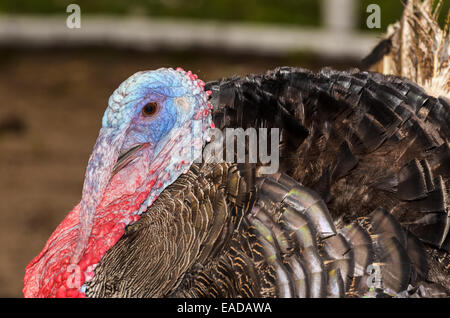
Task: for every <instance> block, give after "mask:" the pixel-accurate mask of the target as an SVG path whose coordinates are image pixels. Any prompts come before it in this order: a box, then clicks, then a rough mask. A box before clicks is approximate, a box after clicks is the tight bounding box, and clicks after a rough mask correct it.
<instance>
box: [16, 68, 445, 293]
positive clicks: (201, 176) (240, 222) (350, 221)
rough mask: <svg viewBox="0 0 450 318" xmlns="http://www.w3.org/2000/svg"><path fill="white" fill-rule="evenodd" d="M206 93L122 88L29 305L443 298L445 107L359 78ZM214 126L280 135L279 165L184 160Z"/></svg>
mask: <svg viewBox="0 0 450 318" xmlns="http://www.w3.org/2000/svg"><path fill="white" fill-rule="evenodd" d="M204 86H205V84H204V83H203V82H202V81H200V80H198V79H197V77H196V76H195V75H193V74H192V73H191V72H185V71H183V70H181V69H177V70H173V69H159V70H156V71H147V72H139V73H136V74H135V75H133V76H132V77H130V78H129V79H128V80H126V81H125V82H124V83H122V84H121V85H120V86H119V88H118V89H117V90H116V91H115V92H114V94H113V95H112V96H111V98H110V100H109V106H108V109H107V110H106V112H105V115H104V117H103V122H102V129H101V130H100V135H99V138H98V139H97V142H96V145H95V147H94V151H93V154H92V155H91V158H90V160H89V164H88V168H87V171H86V178H85V184H84V187H83V195H82V199H81V202H80V204H79V205H77V206H76V207H75V208H74V210H73V211H71V212H70V213H69V215H68V216H67V217H66V219H65V220H64V221H63V222H62V223H61V224H60V225H59V226H58V228H57V229H56V231H55V232H54V233H53V235H52V236H51V237H50V239H49V241H48V242H47V244H46V246H45V247H44V249H43V251H42V252H41V253H40V254H39V255H38V256H37V257H36V258H35V259H34V260H33V261H32V262H31V263H30V264H29V265H28V267H27V269H26V275H25V284H24V294H25V296H26V297H84V296H88V297H343V296H346V297H360V296H391V297H407V296H410V297H442V296H448V293H449V291H450V281H449V277H450V276H449V275H450V256H449V253H450V236H449V233H448V232H449V228H450V215H449V213H450V212H449V203H448V200H447V198H448V189H449V186H450V184H449V180H450V179H449V178H450V147H449V136H450V103H449V101H448V99H446V98H445V97H432V96H430V95H428V94H427V93H426V92H425V91H424V90H423V89H422V88H421V87H419V86H418V85H417V84H414V83H413V82H411V81H409V80H407V79H401V78H398V77H395V76H389V75H387V76H385V75H381V74H377V73H370V72H361V71H358V70H353V71H348V72H337V71H333V70H331V69H323V70H322V71H321V72H319V73H318V74H314V73H312V72H310V71H307V70H304V69H298V68H290V67H282V68H278V69H276V70H273V71H269V72H267V73H266V74H263V75H249V76H247V77H245V78H239V77H233V78H230V79H222V80H220V81H216V82H211V83H208V84H207V85H206V92H204V90H203V87H204ZM210 127H211V128H213V127H217V128H218V129H220V130H224V129H226V128H243V129H246V128H252V127H253V128H260V127H264V128H280V140H281V143H280V167H279V172H277V173H274V174H271V175H264V174H262V173H261V167H262V166H263V165H262V164H261V162H259V163H257V164H253V163H249V162H246V163H231V162H219V163H213V162H208V161H206V162H202V163H197V162H193V159H195V158H194V157H193V156H192V153H196V152H198V150H200V149H201V148H204V143H205V140H207V137H206V135H207V133H208V130H209V128H210ZM194 131H196V132H197V133H193V132H194ZM269 131H270V130H269ZM188 136H191V138H188ZM247 155H248V154H247ZM140 212H143V213H142V214H140ZM139 214H140V216H139Z"/></svg>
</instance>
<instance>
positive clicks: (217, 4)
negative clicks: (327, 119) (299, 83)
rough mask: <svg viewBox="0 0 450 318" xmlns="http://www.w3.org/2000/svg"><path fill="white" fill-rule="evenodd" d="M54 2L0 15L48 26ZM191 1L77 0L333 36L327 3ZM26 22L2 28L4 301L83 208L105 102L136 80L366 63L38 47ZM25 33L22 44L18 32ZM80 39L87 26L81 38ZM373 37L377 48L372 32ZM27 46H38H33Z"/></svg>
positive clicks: (122, 12) (113, 9)
mask: <svg viewBox="0 0 450 318" xmlns="http://www.w3.org/2000/svg"><path fill="white" fill-rule="evenodd" d="M339 1H342V2H343V3H344V4H345V3H347V5H348V3H352V4H353V5H354V6H355V12H356V14H355V16H356V17H357V18H358V17H360V16H361V15H364V14H365V10H364V9H365V5H366V3H365V1H354V0H339ZM325 2H327V1H325ZM381 2H383V1H381ZM392 2H396V5H395V6H393V5H392ZM55 3H56V2H55V1H50V0H48V1H47V0H45V1H39V2H38V4H37V3H36V1H15V0H5V1H2V3H1V4H0V22H1V21H2V18H3V16H2V15H4V16H7V17H8V18H10V17H15V16H23V15H24V14H26V17H30V16H33V17H38V18H39V19H40V20H39V21H41V22H42V21H43V23H45V17H46V15H47V14H51V15H53V14H59V15H65V14H66V13H65V8H66V6H67V5H68V4H69V3H70V2H68V1H58V4H55ZM184 3H186V2H181V1H177V0H170V1H169V0H165V1H144V0H140V1H130V2H125V1H123V2H120V1H110V2H108V1H98V2H97V1H96V2H95V4H92V1H91V3H89V2H88V1H79V4H80V7H81V8H82V10H83V11H82V12H83V14H84V13H85V12H86V13H87V14H99V13H100V14H108V15H112V16H114V18H115V19H122V18H123V17H125V16H126V17H127V18H129V17H130V16H131V17H133V16H134V15H139V17H140V19H142V17H143V16H144V18H145V17H147V18H148V17H150V16H151V17H153V16H157V17H169V18H172V19H176V18H183V19H190V20H192V21H198V20H201V19H202V18H203V17H205V16H206V17H208V18H209V19H215V20H220V21H225V22H226V23H228V22H230V21H231V22H236V21H238V22H240V23H247V22H251V23H257V24H263V25H265V26H268V27H271V26H276V27H278V26H280V25H283V26H284V27H290V26H295V27H296V28H299V30H302V28H306V29H307V30H315V29H319V30H323V32H325V33H326V32H327V30H326V27H325V29H324V24H326V21H325V22H324V19H323V14H321V12H323V7H320V6H323V5H324V3H322V2H320V1H311V0H297V1H293V0H292V1H289V0H282V1H281V0H279V1H276V2H275V1H270V2H269V1H248V3H247V2H246V5H245V6H240V7H239V6H238V4H237V3H236V1H229V2H227V1H221V0H215V1H208V2H206V1H200V0H196V1H192V2H190V6H189V7H188V8H187V7H186V5H185V4H184ZM239 3H242V2H239ZM274 3H275V6H276V7H274ZM325 5H326V3H325ZM381 5H383V4H381ZM384 5H385V8H386V9H385V13H384V14H386V16H385V18H384V19H383V20H382V21H383V28H385V26H386V25H387V24H388V23H389V22H392V21H393V20H395V19H396V18H397V17H398V16H399V15H400V10H401V5H400V3H399V1H398V2H397V1H392V0H389V1H384ZM199 12H200V13H201V12H203V14H199ZM44 14H45V15H44ZM27 19H28V18H26V19H25V20H24V21H25V22H23V23H22V24H21V25H20V28H16V27H11V28H10V29H8V28H7V27H8V25H6V24H4V25H3V30H2V28H1V27H0V193H1V200H0V296H1V297H22V293H21V289H22V284H23V275H24V268H25V266H26V265H27V264H28V263H29V262H30V261H31V259H32V258H33V257H34V256H36V255H37V254H38V253H39V252H40V250H41V249H42V247H43V246H44V244H45V242H46V240H47V238H48V237H49V236H50V234H51V232H52V231H53V230H54V229H55V227H56V226H57V224H58V223H59V222H60V221H61V220H62V219H63V218H64V216H65V214H66V213H67V212H68V211H70V210H71V209H72V207H73V206H74V205H75V204H76V203H78V201H79V199H80V195H81V188H82V182H83V177H84V171H85V166H86V164H87V160H88V158H89V155H90V152H91V149H92V147H93V145H94V142H95V139H96V137H97V134H98V130H99V128H100V125H101V117H102V115H103V112H104V110H105V108H106V105H107V101H108V97H109V95H110V94H111V93H112V92H113V90H114V89H115V88H116V87H117V86H118V85H119V84H120V83H121V82H122V81H123V80H125V79H126V78H127V77H129V76H130V75H131V74H133V73H135V72H136V71H139V70H145V69H155V68H159V67H164V66H165V67H177V66H181V67H183V68H185V69H190V70H192V71H193V72H195V73H196V74H197V75H198V76H199V77H200V78H201V79H203V80H204V81H209V80H214V79H218V78H221V77H225V76H231V75H235V74H238V75H245V74H247V73H260V72H265V71H266V70H268V69H271V68H274V67H276V66H281V65H295V66H301V67H306V68H310V69H313V70H318V69H319V68H320V67H322V66H326V65H329V66H333V67H335V68H338V69H345V68H348V67H353V66H358V65H359V57H358V56H355V55H353V56H343V55H333V52H311V51H308V50H301V49H299V50H296V51H289V50H286V51H285V52H282V50H281V51H280V52H278V53H277V54H258V50H257V49H256V50H253V51H252V52H246V51H245V49H242V50H239V47H236V48H233V49H230V50H226V51H224V50H222V49H220V48H219V49H214V47H208V48H202V47H195V45H193V46H192V47H190V48H186V47H183V48H180V49H178V50H168V49H163V48H162V47H161V48H160V47H158V44H157V43H156V44H154V45H152V44H151V43H150V45H147V46H146V49H144V50H142V49H141V50H136V49H134V47H133V44H132V43H130V44H129V45H128V47H127V45H125V46H124V45H122V46H121V48H120V49H118V48H113V47H114V45H110V44H111V43H109V44H103V45H100V46H95V45H94V46H92V43H88V44H87V45H86V43H84V45H80V46H77V45H76V42H74V43H75V44H74V43H72V44H71V45H69V46H68V45H66V44H67V43H66V42H65V41H64V39H59V40H58V39H56V40H53V42H52V41H50V42H48V43H45V45H36V43H38V44H39V43H41V42H39V41H38V40H36V35H34V34H33V33H32V31H33V23H35V22H33V21H35V20H27ZM27 21H28V22H27ZM225 22H224V23H225ZM27 23H28V24H27ZM0 24H1V23H0ZM286 25H287V26H286ZM348 27H349V26H344V28H348ZM350 27H352V26H350ZM61 28H65V26H64V25H61ZM353 28H355V30H356V31H355V32H360V33H361V32H362V33H363V31H364V25H363V23H361V19H356V20H355V21H354V26H353ZM7 29H8V30H7ZM18 30H20V32H22V33H20V34H19V35H20V36H22V37H19V36H18V35H17V34H18V33H14V32H18ZM295 30H297V29H295ZM382 31H383V29H379V30H376V31H375V32H378V33H381V32H382ZM27 32H28V33H29V34H28V33H27ZM80 32H83V27H82V29H80V31H79V33H78V34H80ZM299 32H301V31H299ZM352 32H353V31H352ZM378 33H377V34H378ZM24 34H25V35H27V34H28V35H29V37H28V38H27V37H26V36H24ZM81 34H82V33H81ZM44 35H45V34H44ZM40 36H43V35H42V34H41V35H40ZM371 36H372V38H371V39H372V41H373V33H371ZM27 39H31V40H33V39H34V42H33V45H30V43H29V41H31V40H27ZM91 40H92V39H91ZM253 40H254V39H253ZM94 42H95V39H94ZM301 44H302V43H299V45H301ZM361 57H362V56H361Z"/></svg>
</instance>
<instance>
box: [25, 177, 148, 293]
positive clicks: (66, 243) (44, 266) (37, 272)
mask: <svg viewBox="0 0 450 318" xmlns="http://www.w3.org/2000/svg"><path fill="white" fill-rule="evenodd" d="M155 183H156V178H154V179H152V180H150V181H148V183H147V184H146V186H145V189H144V190H143V191H141V192H140V193H139V194H138V195H137V196H136V194H134V195H133V194H128V195H126V196H122V197H119V198H118V199H116V200H114V201H112V202H110V204H108V205H106V206H105V204H102V203H103V201H107V200H110V198H108V196H107V195H105V197H104V198H103V201H102V203H101V204H100V205H99V209H98V210H97V212H96V215H95V221H94V226H93V228H92V232H91V236H90V238H89V242H88V246H87V248H86V250H85V251H84V253H83V256H82V258H81V260H80V261H79V262H78V264H76V265H74V264H70V255H71V251H73V250H74V248H75V245H76V242H77V238H78V228H79V225H80V224H79V213H80V205H79V204H78V205H77V206H76V207H75V208H74V209H73V210H72V211H71V212H70V213H69V214H68V215H67V216H66V218H65V219H64V220H63V221H62V222H61V224H59V225H58V227H57V228H56V230H55V231H54V232H53V234H52V235H51V236H50V238H49V240H48V241H47V243H46V245H45V247H44V249H43V250H42V251H41V253H40V254H39V255H38V256H37V257H35V258H34V259H33V260H32V261H31V263H30V264H29V265H28V266H27V267H26V274H25V279H24V289H23V292H24V295H25V297H52V298H53V297H57V298H60V297H85V295H84V294H83V293H82V292H80V291H79V288H80V287H81V286H82V285H83V284H84V283H85V281H86V279H88V280H89V279H91V278H92V277H93V275H94V273H93V265H94V264H97V263H98V262H99V261H100V259H101V258H102V257H103V256H104V255H105V254H106V252H107V251H108V250H109V249H110V248H111V247H112V246H113V245H114V244H115V243H116V242H117V241H118V240H119V239H120V238H121V236H122V235H123V233H124V230H125V226H126V225H127V223H132V222H135V221H137V220H138V219H139V215H137V214H132V213H133V212H135V211H137V210H138V209H139V207H140V205H141V204H142V203H143V202H144V200H145V199H146V198H147V197H148V195H149V193H150V191H151V190H152V188H153V186H154V185H155ZM108 203H109V202H108ZM126 221H128V222H126Z"/></svg>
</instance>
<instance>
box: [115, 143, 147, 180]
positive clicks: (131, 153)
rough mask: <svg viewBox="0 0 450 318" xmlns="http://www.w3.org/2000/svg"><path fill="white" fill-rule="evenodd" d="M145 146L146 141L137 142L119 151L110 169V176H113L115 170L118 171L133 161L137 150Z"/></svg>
mask: <svg viewBox="0 0 450 318" xmlns="http://www.w3.org/2000/svg"><path fill="white" fill-rule="evenodd" d="M147 146H148V143H143V144H137V145H134V146H133V147H131V148H129V149H128V150H125V151H121V152H120V154H119V157H118V158H117V161H116V164H115V165H114V168H113V170H112V173H111V177H113V176H114V175H115V174H116V173H117V172H119V171H120V170H121V169H123V168H124V167H125V166H127V165H128V164H129V163H131V162H133V161H134V160H135V159H136V158H137V154H138V152H139V151H140V150H141V149H143V148H146V147H147Z"/></svg>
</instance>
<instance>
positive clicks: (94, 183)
mask: <svg viewBox="0 0 450 318" xmlns="http://www.w3.org/2000/svg"><path fill="white" fill-rule="evenodd" d="M125 135H126V129H122V130H117V129H113V128H102V129H101V130H100V133H99V136H98V138H97V141H96V143H95V146H94V150H93V151H92V154H91V157H90V158H89V162H88V166H87V169H86V175H85V178H84V184H83V193H82V198H81V202H80V205H81V210H80V237H79V240H78V242H77V246H76V247H75V251H74V254H73V256H72V262H75V263H76V262H77V261H78V260H79V259H80V257H81V255H82V253H83V251H84V249H85V248H86V246H87V242H88V240H89V237H90V234H91V229H92V226H93V223H94V216H95V212H96V210H97V206H98V205H99V203H100V201H101V200H102V198H103V195H104V192H105V189H106V187H107V186H108V184H109V181H110V179H111V175H112V172H113V171H114V167H115V165H116V163H117V161H118V158H119V151H120V149H121V148H122V144H123V140H124V138H125Z"/></svg>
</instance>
